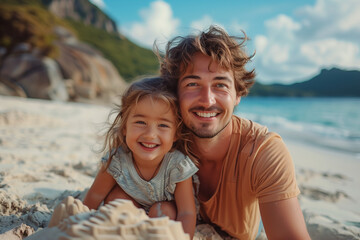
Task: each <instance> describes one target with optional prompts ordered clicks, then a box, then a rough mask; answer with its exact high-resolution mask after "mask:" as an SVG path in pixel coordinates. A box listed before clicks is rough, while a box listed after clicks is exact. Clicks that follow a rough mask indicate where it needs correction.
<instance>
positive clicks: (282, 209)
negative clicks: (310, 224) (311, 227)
mask: <svg viewBox="0 0 360 240" xmlns="http://www.w3.org/2000/svg"><path fill="white" fill-rule="evenodd" d="M259 206H260V212H261V218H262V221H263V224H264V228H265V232H266V235H267V237H268V239H269V240H272V239H279V240H281V239H294V240H296V239H301V240H304V239H305V240H306V239H310V236H309V233H308V232H307V229H306V224H305V221H304V216H303V214H302V211H301V209H300V205H299V202H298V199H297V198H296V197H293V198H289V199H286V200H281V201H274V202H269V203H260V204H259Z"/></svg>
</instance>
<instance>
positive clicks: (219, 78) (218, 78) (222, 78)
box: [214, 76, 232, 82]
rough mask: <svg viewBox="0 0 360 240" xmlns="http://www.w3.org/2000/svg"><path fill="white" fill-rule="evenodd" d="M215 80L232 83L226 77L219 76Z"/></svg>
mask: <svg viewBox="0 0 360 240" xmlns="http://www.w3.org/2000/svg"><path fill="white" fill-rule="evenodd" d="M214 80H225V81H228V82H232V81H231V79H230V78H228V77H226V76H218V77H215V78H214Z"/></svg>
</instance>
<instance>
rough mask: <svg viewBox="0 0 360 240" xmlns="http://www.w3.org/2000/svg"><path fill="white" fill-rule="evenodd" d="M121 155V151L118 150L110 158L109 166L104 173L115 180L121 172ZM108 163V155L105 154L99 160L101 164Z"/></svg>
mask: <svg viewBox="0 0 360 240" xmlns="http://www.w3.org/2000/svg"><path fill="white" fill-rule="evenodd" d="M120 154H122V151H120V150H118V151H117V153H116V154H115V155H114V156H113V157H112V159H111V162H110V164H109V166H108V167H107V169H106V171H107V172H108V173H109V174H110V175H111V176H113V177H114V178H115V179H116V178H117V177H119V175H120V174H121V172H122V162H121V161H120V159H119V155H120ZM108 161H109V153H106V154H105V156H103V157H102V158H101V163H102V164H104V165H106V164H108Z"/></svg>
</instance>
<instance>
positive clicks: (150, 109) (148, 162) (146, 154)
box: [124, 97, 176, 168]
mask: <svg viewBox="0 0 360 240" xmlns="http://www.w3.org/2000/svg"><path fill="white" fill-rule="evenodd" d="M175 120H176V119H175V113H174V111H173V110H172V109H171V108H170V106H169V105H168V104H166V103H165V102H164V101H162V100H159V99H153V98H151V97H145V98H143V99H141V100H140V101H139V102H138V103H137V104H136V105H135V106H134V107H133V109H132V110H131V111H130V114H129V117H128V119H127V122H126V127H125V130H124V135H125V137H126V144H127V146H128V147H129V149H130V150H131V152H132V154H133V158H134V161H136V163H137V165H138V166H139V167H140V168H141V167H153V166H157V165H158V164H160V162H161V160H162V159H163V157H164V155H165V154H166V153H167V152H169V151H170V150H171V148H172V146H173V143H174V141H176V138H175V133H176V126H175Z"/></svg>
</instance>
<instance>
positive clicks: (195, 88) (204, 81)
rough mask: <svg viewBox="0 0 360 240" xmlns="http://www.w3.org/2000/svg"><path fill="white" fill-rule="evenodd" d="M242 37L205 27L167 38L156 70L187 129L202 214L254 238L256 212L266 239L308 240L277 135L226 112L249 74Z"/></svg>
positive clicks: (226, 228)
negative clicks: (196, 163) (195, 162)
mask: <svg viewBox="0 0 360 240" xmlns="http://www.w3.org/2000/svg"><path fill="white" fill-rule="evenodd" d="M238 40H242V41H241V42H240V43H238V42H237V41H238ZM245 40H246V36H245V37H244V38H235V37H231V36H229V35H228V34H227V33H226V32H225V31H224V30H223V29H221V28H219V27H214V26H211V27H210V28H209V30H208V31H207V32H202V33H200V34H199V35H196V36H188V37H185V38H183V37H177V38H175V39H173V40H172V41H170V42H169V43H168V45H167V48H166V53H165V55H164V56H163V57H162V58H161V61H162V62H161V75H162V76H163V77H165V78H167V79H169V82H170V84H172V87H173V90H174V91H177V94H178V97H179V103H180V111H181V115H182V117H183V121H184V124H185V125H186V127H187V128H188V129H189V130H190V131H191V132H192V143H191V145H190V146H189V148H190V151H191V152H192V153H193V155H194V156H193V157H194V158H196V159H197V160H198V161H199V171H198V173H197V175H198V177H199V180H200V186H199V191H198V200H199V202H200V213H201V217H202V218H203V219H204V220H205V221H208V222H211V223H213V224H215V225H217V226H218V227H219V228H220V229H222V230H223V231H225V232H227V233H228V234H229V235H231V236H233V237H236V238H239V239H255V237H256V234H257V230H258V226H259V222H260V214H261V218H262V221H263V224H264V227H265V231H266V234H267V237H268V239H310V237H309V235H308V232H307V230H306V225H305V222H304V217H303V214H302V211H301V209H300V206H299V203H298V200H297V195H298V194H299V192H300V191H299V189H298V187H297V185H296V180H295V173H294V166H293V162H292V159H291V156H290V154H289V152H288V150H287V148H286V147H285V145H284V143H283V141H282V139H281V138H280V136H279V135H277V134H275V133H271V132H268V130H267V128H265V127H263V126H261V125H258V124H256V123H254V122H252V121H249V120H246V119H242V118H239V117H237V116H234V115H233V110H234V107H235V106H236V105H237V104H239V102H240V99H241V97H242V96H245V95H246V94H247V93H248V91H249V88H250V87H251V85H252V84H253V82H254V80H253V79H254V77H255V73H254V71H253V70H252V71H247V70H246V69H245V65H246V63H247V62H248V61H250V59H251V57H248V56H247V55H246V54H245V52H244V50H243V45H244V43H245Z"/></svg>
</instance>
